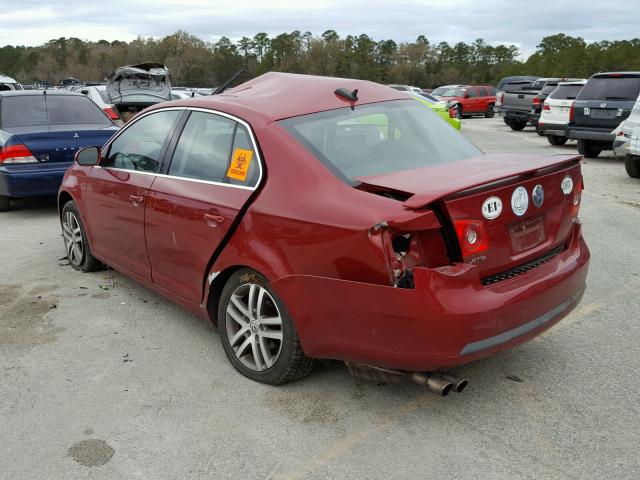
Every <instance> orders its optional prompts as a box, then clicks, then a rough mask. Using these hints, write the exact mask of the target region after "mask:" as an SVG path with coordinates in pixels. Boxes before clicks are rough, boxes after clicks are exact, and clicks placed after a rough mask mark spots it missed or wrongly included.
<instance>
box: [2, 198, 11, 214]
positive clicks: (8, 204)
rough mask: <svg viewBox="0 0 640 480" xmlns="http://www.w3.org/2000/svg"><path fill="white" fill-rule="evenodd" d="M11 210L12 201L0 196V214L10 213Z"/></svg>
mask: <svg viewBox="0 0 640 480" xmlns="http://www.w3.org/2000/svg"><path fill="white" fill-rule="evenodd" d="M10 208H11V199H10V198H9V197H7V196H5V195H0V212H8V211H9V209H10Z"/></svg>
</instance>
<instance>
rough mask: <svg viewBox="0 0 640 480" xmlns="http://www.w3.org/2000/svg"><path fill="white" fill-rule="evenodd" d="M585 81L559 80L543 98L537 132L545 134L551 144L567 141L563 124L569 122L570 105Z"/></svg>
mask: <svg viewBox="0 0 640 480" xmlns="http://www.w3.org/2000/svg"><path fill="white" fill-rule="evenodd" d="M586 83H587V81H586V80H572V81H570V82H559V83H558V86H557V87H556V89H555V90H554V91H552V92H551V93H550V94H549V96H548V97H547V98H546V99H545V101H544V104H543V105H542V112H541V114H540V120H539V121H538V132H540V134H541V135H546V136H547V140H548V141H549V143H550V144H551V145H564V144H565V143H567V140H568V139H567V137H566V136H565V132H564V126H565V125H566V124H567V123H568V122H569V112H570V110H571V105H572V104H573V102H574V100H575V99H576V97H577V96H578V93H580V90H582V87H584V85H585V84H586Z"/></svg>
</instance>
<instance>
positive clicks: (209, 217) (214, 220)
mask: <svg viewBox="0 0 640 480" xmlns="http://www.w3.org/2000/svg"><path fill="white" fill-rule="evenodd" d="M203 217H204V219H205V221H206V222H207V225H209V226H210V227H217V226H218V225H220V224H221V223H223V222H224V217H223V216H222V215H216V214H215V213H205V214H204V215H203Z"/></svg>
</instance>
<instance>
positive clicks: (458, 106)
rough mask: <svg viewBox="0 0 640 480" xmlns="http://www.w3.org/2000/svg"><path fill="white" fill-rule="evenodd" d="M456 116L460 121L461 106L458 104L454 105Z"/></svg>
mask: <svg viewBox="0 0 640 480" xmlns="http://www.w3.org/2000/svg"><path fill="white" fill-rule="evenodd" d="M456 115H457V117H458V119H459V120H462V117H463V115H462V105H460V104H458V105H456Z"/></svg>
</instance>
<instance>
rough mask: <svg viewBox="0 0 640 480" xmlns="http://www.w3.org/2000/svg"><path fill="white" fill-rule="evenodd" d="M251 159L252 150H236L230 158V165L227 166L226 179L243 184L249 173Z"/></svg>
mask: <svg viewBox="0 0 640 480" xmlns="http://www.w3.org/2000/svg"><path fill="white" fill-rule="evenodd" d="M252 157H253V150H243V149H242V148H236V149H235V151H234V152H233V157H232V158H231V165H230V166H229V171H228V172H227V177H229V178H233V179H235V180H241V181H243V182H244V181H245V180H246V179H247V173H249V166H250V165H251V158H252Z"/></svg>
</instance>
